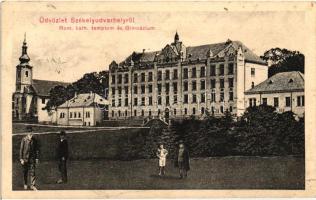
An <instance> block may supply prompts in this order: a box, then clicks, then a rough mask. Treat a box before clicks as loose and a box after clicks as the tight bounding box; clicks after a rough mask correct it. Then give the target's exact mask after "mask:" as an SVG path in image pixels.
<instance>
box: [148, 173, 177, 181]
mask: <svg viewBox="0 0 316 200" xmlns="http://www.w3.org/2000/svg"><path fill="white" fill-rule="evenodd" d="M150 177H151V178H158V179H166V180H179V179H180V177H179V176H173V175H164V176H159V175H157V174H152V175H150Z"/></svg>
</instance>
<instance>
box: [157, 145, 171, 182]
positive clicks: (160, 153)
mask: <svg viewBox="0 0 316 200" xmlns="http://www.w3.org/2000/svg"><path fill="white" fill-rule="evenodd" d="M156 155H157V157H158V159H159V176H162V175H165V166H166V159H167V155H168V151H167V149H165V148H164V146H163V144H160V145H159V148H158V150H157V154H156Z"/></svg>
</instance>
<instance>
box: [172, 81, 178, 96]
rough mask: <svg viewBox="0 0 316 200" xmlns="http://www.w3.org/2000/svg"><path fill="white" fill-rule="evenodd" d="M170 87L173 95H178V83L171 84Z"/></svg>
mask: <svg viewBox="0 0 316 200" xmlns="http://www.w3.org/2000/svg"><path fill="white" fill-rule="evenodd" d="M172 86H173V93H175V94H177V93H178V83H177V82H174V83H172Z"/></svg>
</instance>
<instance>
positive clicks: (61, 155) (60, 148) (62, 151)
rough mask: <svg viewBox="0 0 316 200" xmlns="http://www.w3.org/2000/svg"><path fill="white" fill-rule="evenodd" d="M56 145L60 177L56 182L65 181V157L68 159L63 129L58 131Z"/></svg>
mask: <svg viewBox="0 0 316 200" xmlns="http://www.w3.org/2000/svg"><path fill="white" fill-rule="evenodd" d="M59 138H60V139H59V140H58V145H57V157H58V169H59V171H60V174H61V178H60V179H59V180H58V181H57V183H58V184H61V183H67V159H68V142H67V139H66V133H65V131H60V134H59Z"/></svg>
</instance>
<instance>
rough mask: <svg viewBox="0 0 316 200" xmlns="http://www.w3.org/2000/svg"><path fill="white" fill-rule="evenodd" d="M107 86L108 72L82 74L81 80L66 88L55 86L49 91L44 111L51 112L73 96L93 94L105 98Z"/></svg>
mask: <svg viewBox="0 0 316 200" xmlns="http://www.w3.org/2000/svg"><path fill="white" fill-rule="evenodd" d="M108 86H109V73H108V71H101V72H99V73H97V72H92V73H87V74H84V75H83V77H82V78H81V79H79V80H78V81H76V82H74V83H72V84H70V85H68V86H67V87H63V86H56V87H54V88H52V89H51V91H50V99H49V101H48V102H47V105H46V107H45V109H47V110H51V109H53V108H56V107H57V106H59V105H61V104H62V103H64V102H65V101H67V100H69V99H71V98H73V97H74V96H75V94H76V93H77V94H82V93H89V92H94V93H97V94H99V95H101V96H107V94H106V93H107V89H108Z"/></svg>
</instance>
